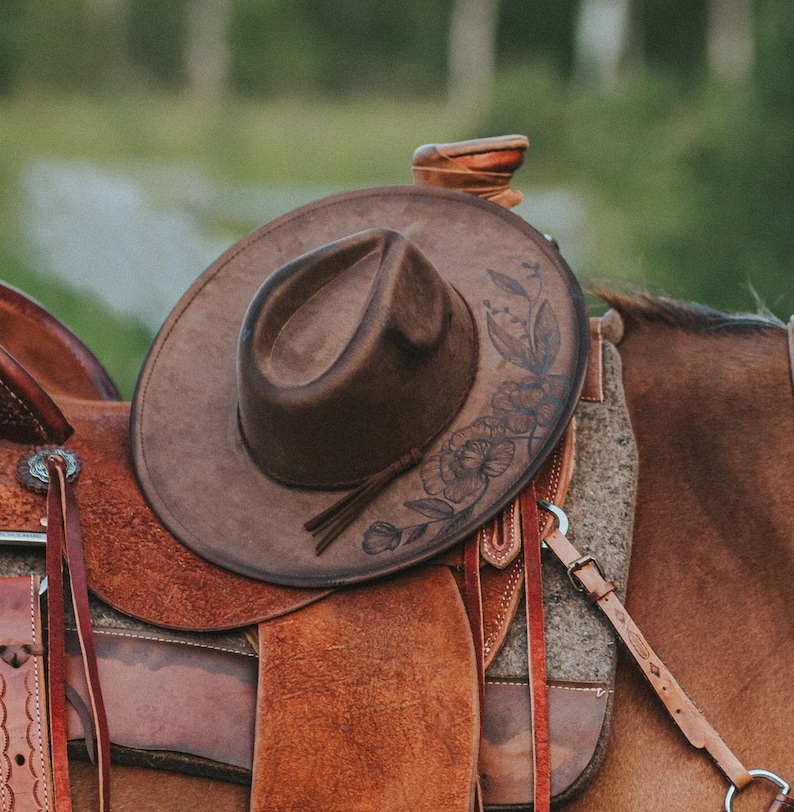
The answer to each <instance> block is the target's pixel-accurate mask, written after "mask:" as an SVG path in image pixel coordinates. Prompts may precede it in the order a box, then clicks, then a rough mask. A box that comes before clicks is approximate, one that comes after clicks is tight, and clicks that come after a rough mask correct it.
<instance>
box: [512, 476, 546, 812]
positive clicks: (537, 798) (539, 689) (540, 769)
mask: <svg viewBox="0 0 794 812" xmlns="http://www.w3.org/2000/svg"><path fill="white" fill-rule="evenodd" d="M519 499H520V503H521V535H522V538H523V547H524V594H525V596H526V604H527V649H528V652H529V701H530V704H531V707H532V741H533V747H532V766H533V771H532V776H533V792H532V797H533V800H534V806H533V809H534V810H535V812H549V810H550V809H551V743H550V734H549V695H548V689H547V686H546V636H545V630H544V613H543V577H542V573H541V561H540V532H539V530H538V507H537V501H536V495H535V486H534V485H533V484H532V483H530V485H529V487H528V488H526V489H525V490H524V492H523V493H522V494H521V496H520V497H519Z"/></svg>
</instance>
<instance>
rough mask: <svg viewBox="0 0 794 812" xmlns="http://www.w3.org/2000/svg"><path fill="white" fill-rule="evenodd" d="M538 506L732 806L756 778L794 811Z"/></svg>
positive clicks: (581, 581) (547, 541)
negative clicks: (709, 762)
mask: <svg viewBox="0 0 794 812" xmlns="http://www.w3.org/2000/svg"><path fill="white" fill-rule="evenodd" d="M787 332H788V359H789V373H790V376H791V384H792V393H793V394H794V316H792V317H791V319H790V320H789V322H788V325H787ZM522 498H524V497H522ZM538 506H539V507H540V508H541V509H542V510H546V511H549V512H551V513H552V514H553V515H554V516H555V517H556V520H557V521H556V527H554V528H553V530H552V531H551V532H549V533H547V534H545V535H544V537H543V544H544V545H545V546H546V547H548V548H549V549H550V550H551V551H552V552H553V553H554V555H555V556H556V557H557V559H558V560H559V561H560V563H561V564H562V565H563V566H564V567H565V569H566V571H567V573H568V577H569V579H570V580H571V583H572V584H573V586H574V588H575V589H577V590H578V591H580V592H583V593H585V594H586V596H587V598H588V600H589V601H590V602H591V603H595V604H596V605H597V606H598V607H599V609H601V611H602V612H603V613H604V615H605V616H606V618H607V619H608V620H609V622H610V623H611V624H612V626H613V627H614V629H615V631H616V632H617V634H618V635H619V636H620V638H621V640H622V641H623V642H624V644H625V646H626V649H627V651H628V652H629V653H630V654H631V656H632V658H633V659H634V661H635V662H636V663H637V665H638V666H639V668H640V670H641V671H642V673H643V674H644V675H645V677H646V678H647V680H648V682H649V683H650V684H651V687H652V688H653V690H654V692H655V693H656V694H657V696H658V697H659V698H660V699H661V701H662V703H663V704H664V706H665V708H666V709H667V711H668V713H669V714H670V716H671V718H672V719H673V721H674V722H675V723H676V724H677V725H678V727H679V729H680V730H681V732H682V733H683V734H684V736H685V737H686V738H687V740H688V741H689V743H690V744H691V745H692V746H693V747H695V748H696V749H703V750H705V751H706V752H707V753H708V754H709V755H710V756H711V757H712V759H713V760H714V762H715V763H716V765H717V767H719V769H720V770H721V771H722V772H723V774H724V775H725V776H726V777H727V779H728V781H729V782H730V786H729V788H728V791H727V793H726V795H725V810H726V812H733V799H734V797H735V796H736V794H737V793H739V792H740V791H741V790H743V789H745V788H746V787H747V786H749V785H750V784H751V783H752V782H753V781H754V780H756V779H764V780H767V781H770V782H771V783H773V784H775V785H776V786H777V787H778V789H779V790H780V791H779V793H778V794H777V796H776V797H775V798H774V800H773V801H772V805H771V806H770V807H769V812H794V795H792V794H791V786H790V784H789V783H788V782H787V781H785V780H784V779H783V778H781V777H780V776H778V775H776V774H775V773H773V772H771V771H769V770H764V769H747V768H746V767H745V766H744V765H743V764H742V762H741V761H740V760H739V759H738V758H737V757H736V755H734V753H733V752H732V751H731V749H730V748H729V747H728V745H727V744H725V742H724V741H723V740H722V738H721V737H720V735H719V733H718V732H717V731H716V730H715V729H714V727H712V725H711V724H710V723H709V721H708V720H707V719H706V717H705V716H704V715H703V713H702V712H701V711H700V710H698V708H697V707H696V706H695V704H694V703H693V702H692V700H691V699H690V698H689V697H688V696H687V695H686V693H685V692H684V691H683V689H682V688H681V686H680V685H679V684H678V682H677V681H676V679H675V677H673V675H672V673H671V672H670V671H669V669H668V668H667V666H665V664H664V663H663V662H662V660H661V659H660V658H659V656H658V655H657V654H656V652H655V651H654V650H653V648H651V646H650V644H649V643H648V641H647V640H646V639H645V636H644V635H643V634H642V632H641V631H640V629H639V628H638V627H637V625H636V624H635V623H634V621H633V620H632V619H631V617H630V615H629V613H628V612H627V611H626V608H625V606H623V604H622V602H621V601H620V600H619V598H618V597H617V595H616V594H615V584H614V583H613V582H612V581H610V580H608V579H607V578H606V576H605V573H604V570H603V568H602V567H601V564H600V563H599V562H598V560H597V559H596V558H595V557H594V556H592V555H585V556H583V555H581V554H580V553H579V552H578V550H577V549H576V548H575V547H574V546H573V545H572V544H571V542H570V541H569V540H568V538H567V537H566V535H565V534H566V532H567V530H568V517H567V516H566V514H565V513H564V512H563V510H562V509H561V508H559V507H557V506H556V505H553V504H551V503H549V502H545V501H543V500H538Z"/></svg>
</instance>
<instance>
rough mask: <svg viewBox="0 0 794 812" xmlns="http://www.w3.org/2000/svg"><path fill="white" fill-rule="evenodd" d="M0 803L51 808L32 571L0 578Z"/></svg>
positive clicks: (38, 618) (47, 811) (36, 598)
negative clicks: (27, 574)
mask: <svg viewBox="0 0 794 812" xmlns="http://www.w3.org/2000/svg"><path fill="white" fill-rule="evenodd" d="M0 617H2V619H3V622H2V629H0V635H1V636H0V809H3V810H10V809H36V810H41V812H51V810H53V809H54V798H53V794H52V769H51V765H50V747H49V735H48V730H47V696H46V690H45V684H46V681H45V675H44V649H43V646H42V635H41V613H40V607H39V578H38V576H37V575H31V576H28V577H20V578H3V579H0Z"/></svg>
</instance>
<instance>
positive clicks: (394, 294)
mask: <svg viewBox="0 0 794 812" xmlns="http://www.w3.org/2000/svg"><path fill="white" fill-rule="evenodd" d="M476 367H477V334H476V328H475V325H474V322H473V319H472V317H471V313H470V312H469V310H468V307H467V306H466V304H465V302H464V301H463V300H462V298H461V297H460V296H459V295H458V294H457V292H456V291H455V290H454V288H452V287H451V285H449V283H447V282H446V281H445V280H444V279H443V278H442V276H441V275H440V274H439V273H438V272H437V270H436V269H435V268H434V267H433V265H432V263H431V262H430V261H429V260H428V259H427V257H426V256H425V255H424V254H423V253H422V252H421V251H420V250H419V248H418V247H417V246H416V245H415V244H414V243H412V242H411V241H410V240H409V239H408V238H406V237H405V236H403V235H402V234H400V233H398V232H396V231H393V230H390V229H386V228H375V229H370V230H368V231H363V232H360V233H358V234H353V235H351V236H349V237H346V238H343V239H341V240H338V241H336V242H333V243H330V244H328V245H324V246H322V247H321V248H318V249H316V250H314V251H310V252H308V253H306V254H304V255H302V256H300V257H298V258H297V259H295V260H293V261H291V262H289V263H287V264H285V265H283V266H281V267H280V268H278V269H277V270H276V271H275V272H274V273H272V274H271V275H270V276H269V277H268V278H267V279H266V280H265V282H264V283H263V284H262V286H261V287H260V288H259V290H258V291H257V293H256V295H255V296H254V298H253V300H252V301H251V304H250V306H249V308H248V312H247V313H246V316H245V319H244V321H243V325H242V330H241V334H240V342H239V346H238V366H237V387H238V409H239V417H240V427H241V430H242V434H243V437H244V439H245V442H246V445H247V447H248V449H249V452H250V453H251V455H252V456H253V458H254V459H255V460H256V462H257V464H258V465H259V466H260V467H261V468H262V470H264V471H265V472H266V473H267V474H268V475H270V476H273V477H275V478H276V479H279V480H281V481H284V482H287V483H290V484H299V485H303V486H307V487H319V488H334V487H340V488H341V487H348V486H350V485H353V484H355V483H357V482H360V481H361V480H362V479H364V478H365V477H367V476H369V475H371V474H373V473H375V472H377V471H380V470H381V469H383V468H385V467H386V466H388V465H390V464H392V463H394V462H395V460H397V459H399V458H400V457H402V456H403V455H405V454H407V453H409V452H411V451H412V450H414V449H420V450H421V449H423V448H424V447H426V446H427V445H428V444H429V443H430V442H431V441H432V440H433V439H434V438H435V437H436V436H437V435H438V434H439V433H440V432H441V431H442V430H443V429H444V428H445V427H446V426H447V425H448V424H449V423H450V422H451V421H452V419H453V418H454V417H455V415H456V414H457V412H458V410H459V409H460V407H461V405H462V403H463V401H464V400H465V398H466V395H467V394H468V391H469V389H470V388H471V385H472V382H473V378H474V374H475V370H476Z"/></svg>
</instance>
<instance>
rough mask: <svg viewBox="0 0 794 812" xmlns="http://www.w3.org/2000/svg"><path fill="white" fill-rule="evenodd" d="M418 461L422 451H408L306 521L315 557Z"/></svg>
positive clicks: (305, 525) (415, 449)
mask: <svg viewBox="0 0 794 812" xmlns="http://www.w3.org/2000/svg"><path fill="white" fill-rule="evenodd" d="M421 459H422V452H421V451H420V450H419V449H418V448H413V449H411V451H409V452H408V453H407V454H405V455H403V456H402V457H400V459H398V460H396V461H395V462H393V463H392V464H391V465H389V466H387V467H386V468H384V469H383V470H382V471H378V472H377V473H376V474H372V476H368V477H367V478H366V479H365V480H364V481H363V482H362V483H361V484H360V485H359V486H358V487H357V488H356V489H355V490H352V491H350V493H348V494H346V495H345V496H343V497H342V498H341V499H339V500H338V501H336V502H334V503H333V505H331V506H330V507H329V508H327V509H326V510H324V511H323V512H322V513H318V514H317V515H316V516H315V517H314V518H312V519H309V521H308V522H306V523H305V524H304V525H303V526H304V527H305V528H306V529H307V530H308V531H309V532H310V533H311V534H312V536H314V537H315V539H317V542H316V544H315V546H314V552H315V554H316V555H320V553H322V551H323V550H325V549H326V548H327V547H328V545H329V544H331V542H332V541H334V540H335V539H336V538H337V537H338V536H339V534H340V533H342V532H343V531H344V530H345V529H346V528H347V527H349V526H350V525H351V524H352V523H353V522H354V521H355V520H356V519H357V518H358V517H359V516H360V515H361V514H362V513H363V511H364V509H365V508H366V507H367V505H370V504H371V503H372V501H373V500H374V499H375V497H376V496H377V495H378V494H379V493H380V492H381V491H382V490H383V489H384V488H385V487H386V486H387V485H388V484H389V483H390V482H392V480H394V479H396V478H397V477H398V476H400V474H402V473H403V472H405V471H407V470H408V469H409V468H413V467H414V466H415V465H417V464H418V463H419V461H420V460H421ZM318 537H319V538H318Z"/></svg>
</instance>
